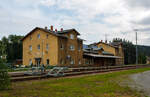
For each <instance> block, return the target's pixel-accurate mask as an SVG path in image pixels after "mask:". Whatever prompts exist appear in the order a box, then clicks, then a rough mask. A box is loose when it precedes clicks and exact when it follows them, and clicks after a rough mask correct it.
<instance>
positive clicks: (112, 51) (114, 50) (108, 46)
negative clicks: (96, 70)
mask: <svg viewBox="0 0 150 97" xmlns="http://www.w3.org/2000/svg"><path fill="white" fill-rule="evenodd" d="M97 47H98V48H100V47H102V48H103V49H104V51H106V52H109V53H112V54H114V55H116V49H115V48H114V47H113V46H110V45H108V44H106V43H103V42H100V43H97Z"/></svg>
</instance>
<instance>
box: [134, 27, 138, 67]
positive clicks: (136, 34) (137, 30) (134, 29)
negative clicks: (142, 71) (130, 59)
mask: <svg viewBox="0 0 150 97" xmlns="http://www.w3.org/2000/svg"><path fill="white" fill-rule="evenodd" d="M134 31H135V36H136V65H137V64H138V46H137V31H138V29H134Z"/></svg>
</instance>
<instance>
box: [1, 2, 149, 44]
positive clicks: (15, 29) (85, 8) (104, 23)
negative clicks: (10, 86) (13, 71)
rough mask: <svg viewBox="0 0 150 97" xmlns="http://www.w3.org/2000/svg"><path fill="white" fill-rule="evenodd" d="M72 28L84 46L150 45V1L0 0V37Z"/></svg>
mask: <svg viewBox="0 0 150 97" xmlns="http://www.w3.org/2000/svg"><path fill="white" fill-rule="evenodd" d="M51 25H53V26H54V29H55V28H57V29H58V30H60V28H63V29H71V28H75V29H76V30H77V31H78V32H79V33H80V34H81V36H80V38H82V39H84V40H86V41H84V43H85V44H89V43H93V42H99V41H101V40H105V39H107V40H108V41H111V40H112V39H113V38H116V37H117V38H125V39H126V40H130V41H132V42H133V43H135V31H134V29H138V44H140V45H150V0H0V38H2V37H3V36H8V35H10V34H16V35H26V34H27V33H29V32H30V31H31V30H32V29H34V28H35V27H43V28H44V27H45V26H47V27H48V28H50V26H51Z"/></svg>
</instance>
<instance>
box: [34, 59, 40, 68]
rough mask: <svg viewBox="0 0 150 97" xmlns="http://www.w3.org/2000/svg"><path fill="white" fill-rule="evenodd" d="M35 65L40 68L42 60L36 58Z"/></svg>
mask: <svg viewBox="0 0 150 97" xmlns="http://www.w3.org/2000/svg"><path fill="white" fill-rule="evenodd" d="M35 64H36V66H37V67H39V66H40V64H41V58H35Z"/></svg>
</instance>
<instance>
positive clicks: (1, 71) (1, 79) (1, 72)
mask: <svg viewBox="0 0 150 97" xmlns="http://www.w3.org/2000/svg"><path fill="white" fill-rule="evenodd" d="M9 86H10V77H9V75H8V72H7V66H6V65H4V64H3V63H2V61H1V60H0V90H4V89H8V88H9Z"/></svg>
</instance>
